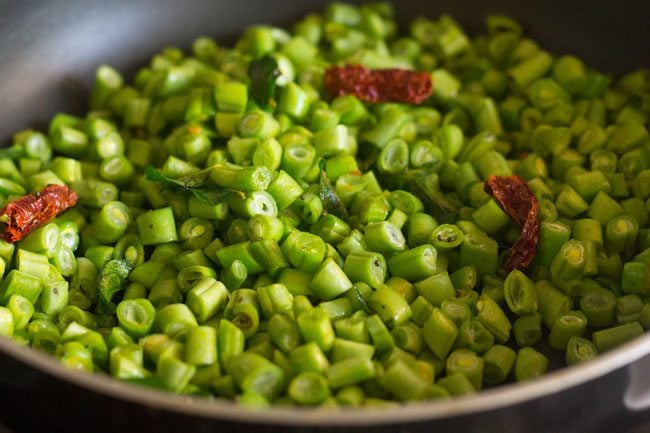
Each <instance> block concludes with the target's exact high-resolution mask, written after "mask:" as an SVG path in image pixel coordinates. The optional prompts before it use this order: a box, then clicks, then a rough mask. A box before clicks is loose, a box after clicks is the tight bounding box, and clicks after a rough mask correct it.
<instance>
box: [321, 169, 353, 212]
mask: <svg viewBox="0 0 650 433" xmlns="http://www.w3.org/2000/svg"><path fill="white" fill-rule="evenodd" d="M318 167H319V168H320V182H319V185H318V197H319V198H320V200H321V201H322V202H323V209H324V210H326V211H327V212H328V213H331V214H332V215H335V216H337V217H339V218H341V219H343V220H347V219H348V217H349V216H350V215H349V213H348V210H347V209H346V208H345V205H344V204H343V203H342V202H341V199H340V198H339V196H338V195H336V192H335V191H334V188H333V187H332V183H331V182H330V180H329V178H328V177H327V173H326V172H325V160H324V159H321V160H320V161H319V162H318Z"/></svg>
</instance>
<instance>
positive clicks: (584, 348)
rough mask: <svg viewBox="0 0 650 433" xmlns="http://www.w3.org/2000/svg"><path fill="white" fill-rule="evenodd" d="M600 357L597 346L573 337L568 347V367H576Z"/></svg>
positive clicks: (583, 339)
mask: <svg viewBox="0 0 650 433" xmlns="http://www.w3.org/2000/svg"><path fill="white" fill-rule="evenodd" d="M597 355H598V350H597V349H596V346H595V345H594V343H592V342H591V341H589V340H587V339H585V338H582V337H571V338H570V339H569V341H568V342H567V347H566V355H565V357H566V363H567V365H575V364H578V363H581V362H585V361H589V360H590V359H593V358H595V357H596V356H597Z"/></svg>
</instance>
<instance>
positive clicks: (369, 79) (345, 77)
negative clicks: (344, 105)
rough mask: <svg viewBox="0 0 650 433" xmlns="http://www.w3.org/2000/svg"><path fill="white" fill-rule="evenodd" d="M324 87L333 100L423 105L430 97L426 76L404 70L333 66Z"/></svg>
mask: <svg viewBox="0 0 650 433" xmlns="http://www.w3.org/2000/svg"><path fill="white" fill-rule="evenodd" d="M324 83H325V87H326V88H327V91H328V92H329V94H330V96H331V97H332V98H335V97H337V96H341V95H355V96H356V97H357V98H359V99H361V100H362V101H365V102H406V103H410V104H420V103H421V102H422V101H424V100H425V99H427V98H428V97H429V96H430V95H431V89H432V87H433V86H432V84H431V76H430V74H429V73H427V72H414V71H407V70H405V69H377V70H372V71H371V70H369V69H367V68H364V67H363V66H360V65H346V66H342V67H339V66H331V67H329V68H328V69H327V71H325V78H324Z"/></svg>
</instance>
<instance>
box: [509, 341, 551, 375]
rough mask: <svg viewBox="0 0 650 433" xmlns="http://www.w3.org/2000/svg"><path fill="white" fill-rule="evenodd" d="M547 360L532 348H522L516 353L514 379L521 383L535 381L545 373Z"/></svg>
mask: <svg viewBox="0 0 650 433" xmlns="http://www.w3.org/2000/svg"><path fill="white" fill-rule="evenodd" d="M547 367H548V358H547V357H546V356H544V355H543V354H542V353H540V352H538V351H536V350H535V349H533V348H532V347H524V348H521V349H519V352H517V360H516V361H515V379H516V380H517V382H523V381H527V380H531V379H535V378H537V377H539V376H541V375H542V374H544V373H545V372H546V368H547Z"/></svg>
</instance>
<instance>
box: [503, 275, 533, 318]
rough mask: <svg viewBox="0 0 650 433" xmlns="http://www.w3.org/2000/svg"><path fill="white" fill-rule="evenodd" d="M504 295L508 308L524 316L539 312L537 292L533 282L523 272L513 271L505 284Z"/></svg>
mask: <svg viewBox="0 0 650 433" xmlns="http://www.w3.org/2000/svg"><path fill="white" fill-rule="evenodd" d="M503 289H504V294H505V298H506V303H507V304H508V308H510V311H512V312H513V313H515V314H517V315H519V316H522V315H527V314H532V313H535V312H536V311H537V292H536V291H535V286H534V284H533V282H532V281H531V280H530V279H529V278H528V277H527V276H526V275H525V274H524V273H523V272H521V271H519V270H516V269H515V270H513V271H511V272H510V273H509V274H508V276H507V277H506V279H505V282H504V286H503Z"/></svg>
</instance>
